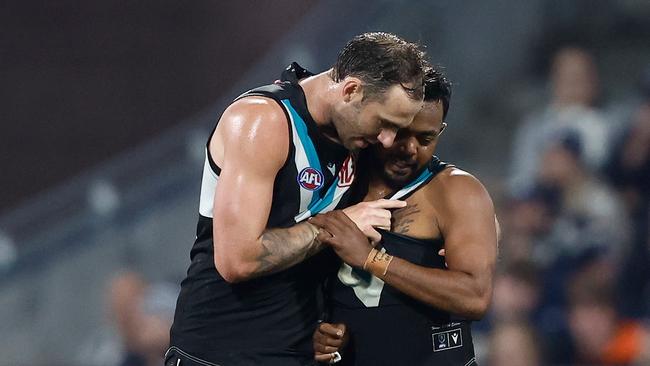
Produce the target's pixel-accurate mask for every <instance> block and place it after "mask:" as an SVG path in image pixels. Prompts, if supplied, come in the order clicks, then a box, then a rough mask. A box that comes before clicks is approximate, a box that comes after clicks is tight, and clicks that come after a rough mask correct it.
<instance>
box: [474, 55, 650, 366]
mask: <svg viewBox="0 0 650 366" xmlns="http://www.w3.org/2000/svg"><path fill="white" fill-rule="evenodd" d="M596 64H597V62H596V60H594V57H593V56H592V55H591V54H590V53H589V52H588V51H587V50H585V49H581V48H579V47H565V48H562V49H560V50H558V51H557V53H555V54H554V56H553V60H552V64H551V67H550V72H549V76H548V83H549V98H548V101H546V103H545V105H542V106H540V109H539V110H538V111H536V112H534V113H531V114H530V115H528V116H527V117H526V118H524V120H523V121H522V122H521V123H520V124H519V125H518V129H517V131H516V134H515V136H514V138H513V145H512V146H513V148H512V156H511V157H510V162H511V166H510V174H509V180H508V189H507V198H505V199H504V201H505V202H504V203H503V204H502V205H501V206H502V207H500V209H499V215H500V219H501V223H502V227H503V230H502V231H503V237H502V240H501V242H500V253H499V265H498V270H497V271H498V273H497V276H496V278H495V287H494V297H493V305H492V309H491V312H490V314H489V316H488V317H487V319H485V320H484V321H482V322H481V323H480V324H478V328H479V329H480V330H481V333H480V334H482V335H483V337H484V338H483V339H484V346H483V349H484V350H485V354H486V355H487V356H486V357H485V358H486V360H485V362H484V363H486V364H489V365H492V366H498V365H511V366H517V365H650V327H649V326H648V324H647V323H646V321H647V320H648V319H650V69H649V70H647V72H646V74H645V75H642V76H641V77H640V80H638V83H637V85H635V86H632V85H630V87H635V88H637V89H635V90H636V94H637V97H636V98H635V99H634V101H631V103H626V105H633V106H634V107H633V110H628V111H627V112H626V113H611V112H608V111H611V110H616V109H617V108H612V106H611V105H608V104H607V101H606V100H603V98H602V95H603V93H601V85H600V84H599V75H598V70H597V67H596ZM618 109H619V110H620V108H618ZM629 116H631V117H629Z"/></svg>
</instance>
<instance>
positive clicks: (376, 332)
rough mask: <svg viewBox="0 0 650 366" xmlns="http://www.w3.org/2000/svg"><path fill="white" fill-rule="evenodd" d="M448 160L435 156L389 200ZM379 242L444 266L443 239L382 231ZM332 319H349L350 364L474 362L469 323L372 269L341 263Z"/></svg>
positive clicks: (333, 283)
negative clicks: (440, 252) (386, 280)
mask: <svg viewBox="0 0 650 366" xmlns="http://www.w3.org/2000/svg"><path fill="white" fill-rule="evenodd" d="M448 166H449V165H447V164H445V163H443V162H441V161H440V160H438V158H437V157H433V159H432V160H431V162H430V163H429V166H428V168H427V169H424V171H423V172H422V173H421V174H420V175H419V176H418V177H417V178H416V179H414V180H413V181H412V182H410V183H409V184H407V185H406V186H404V188H402V189H401V190H400V191H398V192H397V193H395V194H394V195H392V196H391V197H390V199H405V198H406V197H408V196H410V195H411V194H413V193H414V192H415V191H416V190H417V189H419V188H420V187H423V186H425V185H426V184H427V183H428V182H429V181H431V179H433V178H434V177H435V176H436V174H438V173H439V172H441V171H442V170H443V169H445V168H446V167H448ZM381 234H382V241H381V243H380V246H381V247H382V248H383V249H382V250H385V251H386V252H387V253H389V254H392V255H394V256H397V257H399V258H402V259H405V260H407V261H409V262H412V263H415V264H418V265H422V266H427V267H432V268H440V269H445V268H446V266H445V261H444V258H443V257H441V256H439V255H438V250H440V249H441V248H442V247H443V245H444V241H443V240H442V239H436V240H422V239H415V238H411V237H408V236H405V235H401V234H397V233H392V232H388V231H384V230H382V231H381ZM328 303H329V304H328V307H329V318H328V321H330V322H332V323H345V324H347V327H348V329H349V332H350V343H349V344H348V347H347V348H346V349H345V350H344V351H343V352H342V354H343V360H342V361H341V363H340V365H341V366H348V365H363V366H365V365H372V366H382V365H386V366H389V365H390V366H395V365H405V366H406V365H408V366H420V365H436V366H439V365H454V366H466V365H474V364H475V362H476V360H475V357H474V347H473V344H472V336H471V329H470V322H469V321H466V320H463V319H459V318H456V317H454V316H453V315H451V314H449V313H447V312H444V311H441V310H438V309H435V308H433V307H431V306H429V305H426V304H424V303H422V302H420V301H418V300H415V299H413V298H410V297H409V296H407V295H405V294H403V293H401V292H400V291H398V290H396V289H395V288H393V287H391V286H390V285H387V284H385V283H384V282H383V281H382V280H380V279H379V278H377V277H374V276H373V275H371V274H370V273H368V272H365V271H363V270H360V269H353V268H352V267H350V266H349V265H347V264H345V263H344V264H342V265H341V267H340V269H339V271H338V273H337V274H335V275H334V276H332V277H331V278H330V291H329V300H328Z"/></svg>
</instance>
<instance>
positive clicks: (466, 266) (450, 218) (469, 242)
mask: <svg viewBox="0 0 650 366" xmlns="http://www.w3.org/2000/svg"><path fill="white" fill-rule="evenodd" d="M444 178H445V179H444V182H443V183H442V185H443V189H442V190H441V192H444V194H441V195H440V196H439V197H436V199H440V201H441V202H440V204H437V205H436V206H437V210H438V213H437V215H438V218H437V219H438V223H439V226H440V230H441V233H442V236H443V237H444V238H445V250H446V261H447V265H448V270H442V269H435V268H428V267H423V266H419V265H416V264H413V263H410V262H408V261H405V260H403V259H401V258H396V257H395V258H393V260H392V262H391V263H390V265H389V267H388V271H387V273H386V275H385V276H381V277H383V278H382V279H383V280H384V281H385V282H386V283H388V284H390V285H391V286H393V287H395V288H397V289H398V290H400V291H402V292H404V293H405V294H407V295H409V296H411V297H413V298H416V299H418V300H420V301H423V302H425V303H427V304H430V305H431V306H434V307H436V308H438V309H441V310H444V311H448V312H450V313H453V314H457V315H460V316H464V317H467V318H470V319H479V318H481V317H482V316H483V315H484V314H485V312H486V310H487V308H488V305H489V303H490V300H491V296H492V277H493V273H494V266H495V262H496V250H497V229H496V225H495V220H494V207H493V205H492V201H491V199H490V197H489V195H488V193H487V191H486V190H485V188H484V187H483V186H482V185H481V184H480V183H479V182H478V180H476V179H475V178H474V177H472V176H470V175H469V174H467V173H464V172H462V171H459V170H455V171H454V172H452V173H451V174H450V176H447V177H444Z"/></svg>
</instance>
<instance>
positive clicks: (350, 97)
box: [341, 76, 364, 103]
mask: <svg viewBox="0 0 650 366" xmlns="http://www.w3.org/2000/svg"><path fill="white" fill-rule="evenodd" d="M342 83H343V88H341V94H342V96H343V101H345V102H348V103H349V102H355V101H361V100H363V91H364V90H363V82H361V79H359V78H356V77H353V76H347V77H346V78H345V79H343V81H342Z"/></svg>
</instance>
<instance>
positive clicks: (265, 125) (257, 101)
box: [210, 96, 289, 164]
mask: <svg viewBox="0 0 650 366" xmlns="http://www.w3.org/2000/svg"><path fill="white" fill-rule="evenodd" d="M287 123H288V121H287V117H286V114H285V112H284V110H283V109H282V107H281V106H280V105H279V104H278V103H277V102H276V101H275V100H273V99H271V98H267V97H262V96H249V97H245V98H241V99H238V100H236V101H235V102H233V103H232V104H231V105H230V106H228V108H226V110H225V111H224V112H223V114H222V115H221V118H220V119H219V123H218V124H217V128H216V129H215V132H214V135H213V137H212V139H211V140H210V153H211V154H212V157H213V159H214V160H215V162H217V164H220V163H223V161H224V160H225V159H224V157H226V156H228V155H230V154H229V151H230V152H243V153H246V155H250V156H253V157H254V156H257V157H258V158H259V157H260V156H263V157H264V160H265V161H266V162H272V161H277V162H278V163H283V162H284V160H285V159H286V157H287V154H288V149H289V129H288V126H287ZM271 147H272V148H271Z"/></svg>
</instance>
